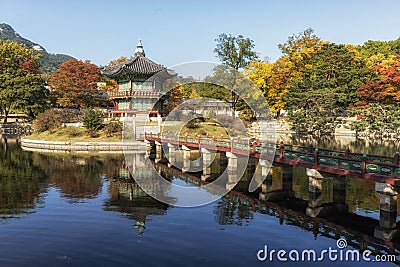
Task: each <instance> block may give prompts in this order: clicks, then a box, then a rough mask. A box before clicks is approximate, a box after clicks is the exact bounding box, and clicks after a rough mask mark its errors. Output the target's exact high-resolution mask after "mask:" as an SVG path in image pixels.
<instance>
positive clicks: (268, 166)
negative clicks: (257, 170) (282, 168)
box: [258, 159, 272, 178]
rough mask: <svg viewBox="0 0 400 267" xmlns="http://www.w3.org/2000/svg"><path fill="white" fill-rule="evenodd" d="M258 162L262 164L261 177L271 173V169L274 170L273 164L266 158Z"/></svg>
mask: <svg viewBox="0 0 400 267" xmlns="http://www.w3.org/2000/svg"><path fill="white" fill-rule="evenodd" d="M258 164H259V165H260V166H261V177H262V178H264V177H267V176H268V174H270V171H271V170H272V165H271V164H269V162H268V161H267V160H265V159H260V160H259V161H258Z"/></svg>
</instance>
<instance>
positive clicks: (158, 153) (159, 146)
mask: <svg viewBox="0 0 400 267" xmlns="http://www.w3.org/2000/svg"><path fill="white" fill-rule="evenodd" d="M154 143H155V145H156V159H155V160H154V161H155V163H159V162H160V161H162V160H163V151H162V144H161V143H160V142H158V141H155V142H154Z"/></svg>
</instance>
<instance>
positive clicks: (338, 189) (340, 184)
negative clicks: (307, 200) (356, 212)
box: [333, 175, 349, 211]
mask: <svg viewBox="0 0 400 267" xmlns="http://www.w3.org/2000/svg"><path fill="white" fill-rule="evenodd" d="M333 203H335V204H336V206H337V208H338V209H339V211H341V210H345V211H348V209H349V208H348V205H347V204H346V176H344V175H336V176H334V177H333Z"/></svg>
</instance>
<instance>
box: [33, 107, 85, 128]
mask: <svg viewBox="0 0 400 267" xmlns="http://www.w3.org/2000/svg"><path fill="white" fill-rule="evenodd" d="M80 115H81V112H80V111H78V110H75V109H67V108H63V109H59V108H52V109H49V110H46V111H45V112H42V113H40V114H38V115H37V117H36V119H35V120H34V121H33V128H34V130H35V132H39V133H40V132H44V131H47V130H49V131H54V130H55V129H58V128H60V127H61V125H62V124H63V123H74V122H78V121H79V117H80Z"/></svg>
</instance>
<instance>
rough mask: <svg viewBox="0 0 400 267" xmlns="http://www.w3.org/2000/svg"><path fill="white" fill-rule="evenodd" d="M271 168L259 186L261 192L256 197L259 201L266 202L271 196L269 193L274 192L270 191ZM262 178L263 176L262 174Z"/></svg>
mask: <svg viewBox="0 0 400 267" xmlns="http://www.w3.org/2000/svg"><path fill="white" fill-rule="evenodd" d="M272 172H273V170H272V168H271V169H270V170H269V171H268V172H267V174H266V175H265V176H266V178H265V180H264V181H263V183H262V184H261V192H260V194H259V196H258V198H259V199H260V200H263V201H268V200H269V199H270V196H271V192H273V191H274V190H273V189H272ZM263 177H264V174H263Z"/></svg>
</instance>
